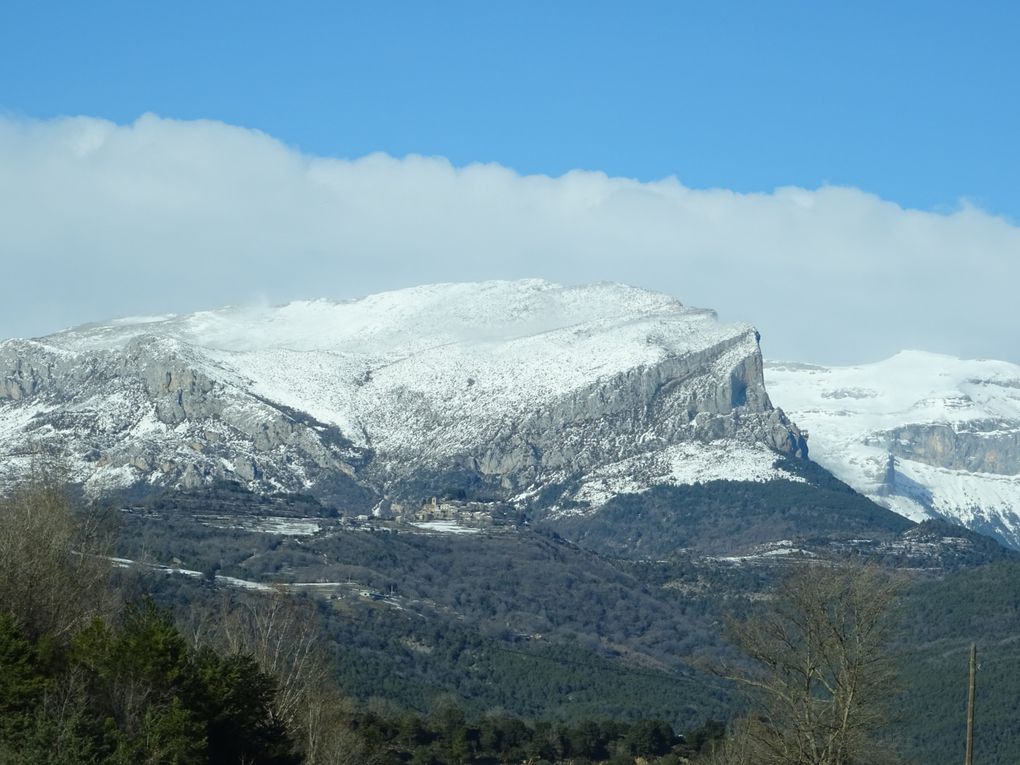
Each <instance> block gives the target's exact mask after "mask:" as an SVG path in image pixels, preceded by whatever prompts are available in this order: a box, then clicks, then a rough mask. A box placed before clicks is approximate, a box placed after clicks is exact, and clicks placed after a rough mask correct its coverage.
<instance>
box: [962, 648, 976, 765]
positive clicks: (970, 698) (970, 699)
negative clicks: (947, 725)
mask: <svg viewBox="0 0 1020 765" xmlns="http://www.w3.org/2000/svg"><path fill="white" fill-rule="evenodd" d="M976 685H977V643H971V644H970V685H969V686H968V688H967V755H966V759H964V761H963V763H964V765H974V688H975V686H976Z"/></svg>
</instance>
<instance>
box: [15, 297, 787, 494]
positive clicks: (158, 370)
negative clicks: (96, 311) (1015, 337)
mask: <svg viewBox="0 0 1020 765" xmlns="http://www.w3.org/2000/svg"><path fill="white" fill-rule="evenodd" d="M0 379H3V380H4V386H3V388H2V389H0V432H2V433H4V434H5V435H6V436H7V438H6V442H7V444H8V446H7V450H8V451H7V454H5V455H3V458H4V459H3V464H4V465H6V467H7V472H9V473H10V472H16V470H13V469H12V468H16V467H17V465H16V464H15V463H17V462H19V460H20V462H21V463H24V462H25V459H24V458H25V454H24V453H20V454H19V453H18V450H19V449H20V450H21V451H22V452H25V451H29V452H31V451H33V450H34V451H35V452H36V453H38V452H43V453H47V452H48V453H50V454H53V453H59V452H60V450H61V449H63V450H64V458H65V459H66V460H67V461H68V462H69V463H70V472H71V474H72V476H73V477H75V478H76V479H78V480H79V481H80V482H81V483H82V484H84V485H85V487H86V490H87V491H88V492H90V493H91V494H93V495H100V494H103V493H104V492H108V491H111V490H118V489H125V488H128V487H130V486H138V485H144V484H146V483H148V484H151V485H160V486H166V485H171V484H175V485H179V486H180V487H182V488H191V487H195V486H198V485H202V484H203V483H208V482H210V481H215V480H223V479H232V480H238V481H240V482H242V483H243V484H245V485H248V486H249V487H253V488H256V489H259V490H262V491H295V492H311V493H313V494H318V495H320V496H322V497H326V498H330V499H332V500H333V501H336V502H340V503H348V504H351V505H352V507H354V506H356V507H354V509H360V510H363V509H365V508H366V507H367V506H369V505H371V503H373V502H375V501H376V500H378V499H379V498H382V497H396V498H413V496H414V493H415V492H420V491H421V490H422V489H423V486H422V481H421V477H422V476H424V475H428V476H432V478H431V479H430V480H432V481H433V482H434V483H441V482H443V481H445V480H447V479H455V482H456V481H457V480H461V479H462V477H463V476H468V477H469V478H470V480H472V481H475V482H478V483H480V485H482V486H485V487H487V488H488V490H489V491H493V492H496V493H498V494H500V495H501V496H503V497H504V498H507V499H512V500H514V501H517V502H527V501H528V498H529V497H533V496H535V495H536V494H537V493H539V492H541V491H542V490H543V489H545V488H548V487H549V486H554V485H560V484H565V483H570V482H571V481H574V482H575V483H576V481H577V479H581V484H582V485H583V484H584V483H585V482H584V479H585V477H586V476H587V477H590V478H591V480H589V481H588V483H589V484H590V483H591V481H596V482H598V481H602V484H600V485H601V486H603V488H604V487H605V486H608V485H609V484H610V483H612V481H611V480H610V479H611V478H612V476H608V477H607V474H606V471H609V473H612V471H613V468H612V466H613V465H619V464H628V463H627V460H631V461H634V460H637V461H638V462H649V464H650V467H648V470H645V471H644V473H645V474H646V478H645V480H646V483H649V485H650V484H651V483H656V482H661V481H666V482H669V481H672V482H678V481H679V482H684V481H688V482H689V481H691V480H710V479H712V478H722V477H725V476H724V475H722V474H721V472H720V471H721V470H722V466H724V465H725V464H726V463H725V462H721V461H720V459H719V456H720V454H722V453H724V452H727V451H728V453H730V454H731V456H732V454H737V453H739V454H738V456H737V458H736V461H737V462H740V463H742V464H745V465H750V466H751V468H753V469H751V470H750V474H751V475H753V476H755V477H757V478H760V479H761V480H767V479H769V478H787V479H789V478H790V476H789V475H787V474H786V473H785V472H784V471H782V470H779V469H776V468H775V467H774V463H775V460H776V458H777V457H778V456H779V455H780V454H782V453H794V454H795V453H804V452H805V451H806V444H805V442H804V439H803V438H802V437H801V436H800V432H799V430H798V429H797V426H796V425H795V424H793V423H792V422H790V421H789V420H788V418H786V416H785V415H784V414H783V412H782V410H780V409H777V408H775V407H774V406H773V405H772V402H771V400H770V399H769V396H768V393H767V392H766V391H765V388H764V385H763V382H762V359H761V352H760V349H759V347H758V333H757V331H756V330H755V329H754V328H753V327H751V326H750V325H747V324H724V323H720V322H719V321H718V320H717V319H716V317H715V314H714V313H713V312H711V311H708V310H704V309H694V308H688V307H686V306H684V305H682V304H681V303H680V302H679V301H677V300H675V299H674V298H671V297H669V296H666V295H662V294H660V293H654V292H649V291H646V290H640V289H637V288H632V287H626V286H623V285H615V284H606V283H599V284H594V285H585V286H581V287H562V286H559V285H555V284H551V283H549V282H544V281H541V280H526V281H520V282H482V283H474V284H441V285H426V286H423V287H417V288H410V289H407V290H398V291H395V292H389V293H380V294H378V295H372V296H369V297H366V298H363V299H361V300H357V301H347V302H343V303H337V302H333V301H321V300H320V301H298V302H294V303H289V304H287V305H284V306H278V307H254V308H229V309H221V310H218V311H205V312H199V313H196V314H189V315H184V316H176V315H173V316H157V317H134V318H127V319H119V320H113V321H110V322H103V323H97V324H90V325H85V326H82V327H77V328H72V329H69V330H65V331H63V332H59V333H56V334H54V335H50V336H47V337H45V338H39V339H36V340H11V341H5V342H4V343H2V344H0ZM685 450H686V451H685ZM646 456H647V457H648V458H649V459H648V460H645V457H646ZM695 462H697V463H698V465H697V469H696V470H693V473H692V471H691V470H689V469H688V468H690V467H691V465H692V464H693V463H695ZM651 463H654V464H651ZM730 463H731V467H732V463H733V460H732V459H731V460H730ZM21 467H22V468H23V467H24V465H23V464H22V465H21ZM713 471H714V472H713ZM636 472H637V473H641V472H642V471H640V470H639V471H636ZM692 475H693V477H692ZM607 482H608V483H607ZM424 488H429V487H424ZM628 488H629V489H631V490H633V489H634V488H635V487H634V486H633V485H630V486H628ZM637 488H640V487H637ZM354 497H357V501H354V499H353V498H354ZM600 497H601V495H600V494H599V492H598V491H594V490H589V491H588V492H587V493H586V494H585V493H582V495H581V497H580V499H581V502H582V503H584V502H588V504H589V505H594V504H597V502H598V501H599V499H600ZM419 498H420V497H419ZM566 499H568V500H570V501H572V502H576V500H577V498H576V497H574V496H570V497H567V498H566Z"/></svg>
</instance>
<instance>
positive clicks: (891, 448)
mask: <svg viewBox="0 0 1020 765" xmlns="http://www.w3.org/2000/svg"><path fill="white" fill-rule="evenodd" d="M766 379H767V381H768V385H769V389H770V390H771V391H772V393H773V395H775V396H776V398H777V400H779V401H781V402H782V403H783V404H784V405H785V406H787V407H789V409H790V411H791V412H793V416H794V417H796V419H797V421H798V422H799V423H800V424H801V425H803V426H805V427H806V428H808V429H809V431H810V435H811V446H812V450H811V454H812V457H813V458H814V459H815V460H817V461H818V462H819V463H821V464H822V465H824V466H825V467H827V468H828V469H829V470H831V471H832V472H833V473H835V474H836V475H837V476H839V477H840V478H842V479H843V480H844V481H846V482H847V483H849V484H850V485H851V486H853V487H854V488H856V489H857V490H858V491H861V492H863V493H865V494H867V495H868V496H869V497H871V498H872V499H874V500H875V501H876V502H878V503H879V504H882V505H885V506H886V507H889V508H891V509H893V510H895V511H897V512H899V513H902V514H903V515H906V516H908V517H910V518H914V519H915V520H922V519H924V518H932V517H935V518H946V519H949V520H952V521H954V522H957V523H961V524H963V525H964V526H967V527H969V528H972V529H975V530H977V531H981V532H984V533H990V534H992V535H994V536H996V537H997V538H999V539H1000V540H1001V541H1003V542H1005V543H1007V544H1009V545H1012V546H1013V547H1020V367H1017V366H1016V365H1014V364H1009V363H1006V362H1002V361H989V360H980V361H968V360H961V359H956V358H952V357H949V356H941V355H937V354H931V353H921V352H918V351H909V352H904V353H900V354H897V355H896V356H894V357H893V358H891V359H888V360H886V361H883V362H880V363H877V364H867V365H862V366H856V367H831V368H830V367H819V366H813V365H806V364H784V363H775V364H773V363H770V364H769V365H768V367H767V369H766Z"/></svg>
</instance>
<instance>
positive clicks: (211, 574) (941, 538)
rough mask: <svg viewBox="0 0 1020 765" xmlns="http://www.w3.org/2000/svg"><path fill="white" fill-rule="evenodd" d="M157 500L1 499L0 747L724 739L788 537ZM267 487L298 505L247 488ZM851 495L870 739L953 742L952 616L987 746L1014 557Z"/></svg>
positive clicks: (653, 752)
mask: <svg viewBox="0 0 1020 765" xmlns="http://www.w3.org/2000/svg"><path fill="white" fill-rule="evenodd" d="M695 490H696V491H702V490H703V487H696V488H695ZM727 490H728V491H731V492H735V493H733V494H732V496H728V497H727V498H726V500H725V502H723V500H721V499H720V498H719V496H718V494H716V495H715V498H714V499H713V500H711V501H709V499H711V498H708V499H705V502H706V503H707V504H705V507H706V508H708V509H707V510H706V511H705V513H703V514H702V515H701V516H697V514H696V513H695V512H694V511H693V510H692V511H690V512H689V513H688V515H689V516H690V518H699V517H700V520H696V522H695V523H694V524H693V525H694V526H695V527H697V526H698V524H701V525H702V526H705V524H707V523H708V521H707V520H706V517H705V516H706V514H708V513H710V511H711V510H712V508H714V507H716V506H717V504H718V503H722V504H726V502H729V503H732V502H735V501H738V500H739V498H740V497H744V496H745V495H746V492H744V491H743V489H742V488H741V487H739V486H738V487H727ZM841 495H845V496H846V497H848V498H849V500H848V501H849V503H850V506H851V508H854V507H856V504H855V503H858V502H859V500H858V498H857V495H853V494H848V493H846V492H843V491H842V490H841V489H840V488H839V486H834V487H831V492H830V493H828V494H825V495H822V496H820V498H819V502H818V505H817V507H816V510H817V512H818V513H820V514H825V513H832V512H837V511H838V510H839V505H838V498H839V497H840V496H841ZM695 500H696V497H695V496H694V495H687V496H684V497H681V498H680V499H679V500H678V502H677V505H676V507H675V509H676V510H677V512H678V513H679V514H680V515H678V517H681V516H683V513H685V512H687V511H686V510H685V509H684V508H694V507H696V505H697V502H696V501H695ZM741 501H742V500H741ZM771 501H772V502H779V501H780V499H778V498H773V500H771ZM798 501H799V502H800V505H799V507H798V509H796V510H795V512H796V513H797V514H801V515H804V514H808V512H809V509H810V508H809V506H808V504H807V500H806V499H805V498H804V497H803V496H801V497H800V498H799V499H798ZM160 502H161V503H162V504H161V505H160V506H147V507H145V508H143V509H142V510H141V511H139V510H138V509H137V508H136V509H135V510H131V511H111V510H101V509H97V508H92V507H88V506H85V505H82V504H80V503H79V504H76V503H74V502H72V501H71V500H70V499H69V498H68V496H67V494H66V493H65V492H63V491H62V490H58V489H54V488H52V487H50V488H44V489H40V488H39V487H34V488H32V489H31V490H26V491H24V492H22V493H21V494H19V495H16V496H14V497H12V498H10V499H9V500H7V501H6V502H5V503H4V506H3V515H2V517H0V518H2V522H0V527H2V528H0V566H2V567H3V569H2V570H3V574H4V577H3V583H2V585H0V605H2V620H0V670H2V672H0V689H2V694H0V699H2V704H3V706H2V710H0V719H2V721H3V723H2V728H0V742H2V743H0V762H12V763H13V762H20V763H34V762H45V763H58V762H60V763H63V762H68V763H78V762H88V763H127V762H153V763H161V762H168V763H170V762H173V763H192V762H195V763H199V762H202V763H204V762H224V763H228V762H229V763H233V762H253V763H255V762H308V763H319V762H337V763H340V762H349V763H362V762H364V763H373V762H377V763H411V762H413V763H457V762H478V763H496V762H507V763H510V762H532V763H539V762H547V763H554V762H564V763H565V762H575V763H583V762H612V763H634V762H637V761H639V758H643V759H644V761H647V762H685V761H691V762H713V763H725V762H737V761H740V760H739V759H733V757H739V753H737V754H734V753H733V751H732V747H733V746H734V743H733V742H738V741H740V736H741V735H745V734H744V733H742V731H744V732H746V730H747V727H746V726H747V723H746V722H742V721H746V720H747V719H748V718H746V717H744V715H745V712H746V710H747V709H748V705H749V704H753V702H754V699H753V698H752V696H753V694H752V696H749V695H748V694H747V693H745V692H743V691H742V690H741V686H740V684H739V683H734V682H733V681H732V680H731V679H728V677H729V676H728V675H727V673H726V672H721V671H720V668H723V667H731V668H733V667H736V668H737V669H738V670H740V671H744V670H747V669H748V668H749V667H751V666H752V665H753V663H749V660H748V659H746V658H745V654H744V653H742V652H741V650H739V649H738V646H737V644H736V643H735V642H734V641H733V632H732V630H733V625H734V624H740V623H743V622H745V621H746V620H748V619H751V620H753V619H755V618H759V617H761V616H762V615H767V614H769V613H772V612H773V610H774V605H775V592H776V587H777V585H778V584H780V583H782V582H783V581H784V580H785V579H786V578H787V577H788V576H789V575H790V574H791V572H795V571H797V570H799V569H803V568H804V567H805V566H810V565H811V564H812V560H814V558H812V557H811V556H809V555H804V556H790V557H788V558H786V559H784V560H782V561H771V562H770V561H758V562H755V561H754V560H748V561H744V562H739V561H736V562H734V561H725V560H719V559H715V558H712V557H709V556H704V555H698V554H694V553H692V552H691V551H690V550H674V551H673V554H672V555H670V556H668V557H663V558H657V557H652V558H643V559H641V558H636V557H634V556H628V557H618V556H613V555H611V554H607V552H606V551H603V552H601V553H599V552H596V551H594V550H591V549H587V548H586V547H584V546H583V542H584V540H583V539H577V540H575V541H570V540H568V539H566V538H564V536H561V534H566V533H569V530H568V529H565V528H554V527H550V526H549V525H546V524H541V523H539V524H535V525H533V526H519V527H516V528H512V529H506V528H503V529H492V530H487V531H483V532H480V533H477V534H469V535H456V536H452V535H437V534H424V533H417V532H414V531H412V530H410V529H407V528H403V527H399V525H397V526H391V527H380V526H371V525H370V526H367V527H364V528H361V527H357V528H345V529H342V530H341V529H339V527H337V529H336V530H333V529H332V527H330V528H329V529H327V530H326V531H325V532H323V533H320V534H316V535H313V536H309V537H285V536H280V535H275V534H267V533H260V532H254V531H245V530H242V529H237V528H216V527H214V526H210V525H208V524H207V523H205V522H204V521H202V520H201V518H204V517H205V515H203V514H202V512H203V511H205V512H207V511H208V510H209V507H208V506H207V505H204V504H203V503H202V502H200V501H196V500H195V499H194V498H192V499H187V498H185V500H184V501H182V503H181V504H179V505H175V504H174V503H173V502H172V501H171V500H169V499H166V498H164V499H162V500H160ZM628 502H629V503H630V504H629V505H628ZM646 502H647V504H646V505H644V506H639V505H635V504H634V500H630V499H626V498H622V501H621V502H620V503H618V507H619V508H629V510H630V511H631V512H632V513H633V512H638V513H640V514H647V513H649V512H651V516H650V517H651V518H652V519H653V520H654V523H655V524H663V523H665V522H666V519H667V517H668V513H669V508H670V504H669V498H668V496H666V495H662V496H659V495H655V494H653V493H649V496H647V497H646ZM713 502H715V503H717V504H713ZM754 502H755V500H753V498H751V497H750V496H749V495H747V503H748V504H747V505H746V507H750V506H751V505H752V504H753V503H754ZM189 503H191V504H190V506H189ZM730 506H731V507H732V504H730ZM256 507H257V508H258V509H261V511H262V512H266V511H267V506H266V505H265V503H262V504H260V505H257V506H256ZM746 507H745V509H746ZM635 508H636V510H635ZM215 509H216V510H217V511H220V510H223V509H224V508H215ZM226 509H229V508H226ZM767 509H768V508H766V510H767ZM288 510H290V511H292V512H293V513H294V514H295V515H302V516H304V515H311V514H312V513H313V512H316V511H317V510H316V503H315V502H314V501H312V500H304V499H301V498H278V499H276V500H272V501H270V503H269V506H268V512H275V513H281V512H287V511H288ZM319 512H321V514H322V515H323V517H329V513H328V510H325V511H323V510H321V508H320V509H319ZM621 512H622V510H621ZM747 512H753V511H751V510H747ZM770 512H771V511H770ZM868 512H871V511H870V510H868V509H867V508H862V511H861V512H860V513H859V514H858V515H857V516H856V517H859V518H866V517H867V513H868ZM852 514H853V510H852V509H851V515H852ZM736 516H737V512H736V511H730V519H729V520H727V516H726V513H725V512H724V513H723V514H722V516H721V520H720V523H721V524H722V526H723V528H725V527H726V524H732V523H734V522H736V520H735V519H736ZM683 517H687V516H683ZM877 518H878V521H879V523H878V527H879V528H878V532H877V533H878V534H879V535H880V536H881V537H882V538H883V539H885V540H887V542H888V544H887V545H886V546H885V547H882V548H881V549H882V550H883V551H884V552H882V553H881V554H875V555H872V556H871V558H872V559H873V560H874V561H876V562H878V563H881V565H882V568H883V569H884V570H888V571H898V572H899V573H898V574H897V576H900V577H902V581H903V583H904V586H903V587H902V589H901V590H900V591H899V592H898V594H897V597H896V600H895V602H890V604H889V609H888V610H889V615H890V617H891V622H890V625H891V630H890V634H889V640H888V642H887V644H886V645H885V648H884V649H883V650H884V655H885V656H886V657H887V658H888V659H889V660H890V662H891V664H892V667H893V669H894V670H895V671H894V672H893V673H892V674H891V675H890V677H891V678H894V679H893V680H892V681H891V684H890V686H889V687H890V689H891V690H892V691H893V693H892V695H891V697H889V698H886V699H883V701H882V704H883V705H884V706H883V707H882V716H883V717H882V723H881V725H878V726H877V727H876V730H875V731H874V733H875V737H874V738H875V740H876V741H878V742H882V741H884V742H885V744H886V745H887V749H886V750H884V754H883V757H888V758H891V759H890V761H894V760H895V759H896V757H898V761H900V762H913V763H925V765H927V764H928V763H940V762H955V761H956V760H957V759H958V757H957V751H958V750H960V749H961V746H962V743H961V742H962V735H963V733H962V729H963V719H964V718H963V704H964V701H965V684H966V652H967V649H968V647H969V645H970V643H971V642H972V641H976V642H977V643H978V648H979V655H980V657H981V673H980V678H979V693H978V710H979V711H978V728H977V733H978V736H977V744H976V752H977V754H978V756H979V757H980V758H981V761H982V762H1013V761H1015V760H1016V758H1017V757H1018V756H1020V736H1018V735H1017V734H1016V724H1015V721H1016V720H1017V719H1020V710H1018V709H1017V706H1018V705H1017V703H1016V699H1017V698H1020V687H1018V686H1020V681H1018V680H1017V677H1018V675H1017V674H1016V673H1014V672H1012V671H1011V668H1012V667H1013V666H1014V665H1015V664H1016V662H1017V660H1020V649H1018V648H1017V643H1016V637H1015V636H1016V625H1017V623H1018V619H1020V563H1018V562H1017V560H1016V556H1015V555H1014V554H1011V553H1010V552H1008V551H1005V550H1003V549H1002V548H999V547H998V546H996V545H995V544H994V543H990V544H989V543H988V542H987V540H983V539H981V538H975V537H974V535H972V534H970V533H967V532H962V531H960V530H954V529H951V528H948V527H945V526H944V525H941V524H938V523H928V524H922V525H921V526H913V525H910V526H909V528H907V529H906V530H905V531H904V530H901V529H899V528H898V527H896V526H895V524H892V523H886V517H885V516H884V515H881V514H879V515H878V516H877ZM632 520H633V519H632ZM682 522H683V523H688V522H689V519H688V520H687V521H683V520H682ZM897 523H898V521H897ZM827 524H829V525H832V522H831V521H828V520H824V519H823V520H822V521H815V522H814V526H813V528H811V529H809V530H808V531H809V533H808V535H807V536H806V537H804V538H802V539H801V541H803V542H804V543H805V545H806V546H808V547H810V545H809V544H808V543H809V542H810V541H811V539H813V540H814V543H815V547H813V548H811V549H815V550H817V551H823V552H825V553H826V554H829V555H831V556H832V557H830V559H829V560H830V561H831V563H830V564H828V565H830V566H832V565H836V566H837V568H838V567H841V566H845V565H851V564H853V565H857V564H856V563H853V561H860V559H861V558H862V557H868V556H867V553H868V551H869V550H870V551H871V552H872V553H875V552H876V551H877V550H878V548H867V547H865V548H861V547H860V546H858V547H856V548H853V549H850V548H846V547H845V546H843V547H841V546H840V545H838V544H833V539H832V537H826V535H825V533H823V532H824V529H825V527H826V525H827ZM862 524H863V521H862ZM638 525H640V524H638ZM678 525H680V522H678ZM674 533H676V534H679V533H681V532H680V530H677V531H676V532H674ZM904 535H907V536H906V537H905V536H904ZM809 537H810V539H809ZM722 538H723V537H722V536H710V537H704V536H703V537H702V539H708V540H710V541H708V542H705V544H711V545H716V544H718V543H719V542H718V541H717V540H720V539H722ZM904 539H909V540H912V542H914V543H917V544H915V545H914V547H910V546H909V545H906V546H905V545H904V542H903V540H904ZM741 544H743V543H741ZM883 544H886V542H883ZM917 549H923V550H927V551H928V552H926V553H925V554H924V555H925V556H926V557H923V556H922V557H918V555H919V554H918V553H917V551H916V550H917ZM815 554H816V553H812V554H811V555H815ZM817 554H822V553H821V552H819V553H817ZM848 555H849V556H850V557H849V558H848V557H847V556H848ZM840 556H842V557H840ZM111 559H124V560H125V561H127V560H130V561H132V562H131V563H128V562H117V561H116V560H111ZM841 560H843V561H845V562H843V563H841V562H840V561H841ZM189 572H190V573H189ZM227 577H233V578H234V579H228V578H227ZM236 580H243V581H251V582H272V583H275V589H273V590H271V591H259V590H249V589H245V588H244V587H239V586H238V584H237V581H236ZM310 585H314V586H310ZM737 642H739V641H737ZM738 674H739V672H738ZM752 727H753V726H752ZM875 751H878V750H875ZM876 756H877V755H876ZM725 757H730V758H731V759H730V760H726V759H725ZM745 759H746V758H745ZM875 761H876V762H877V761H878V760H875Z"/></svg>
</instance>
